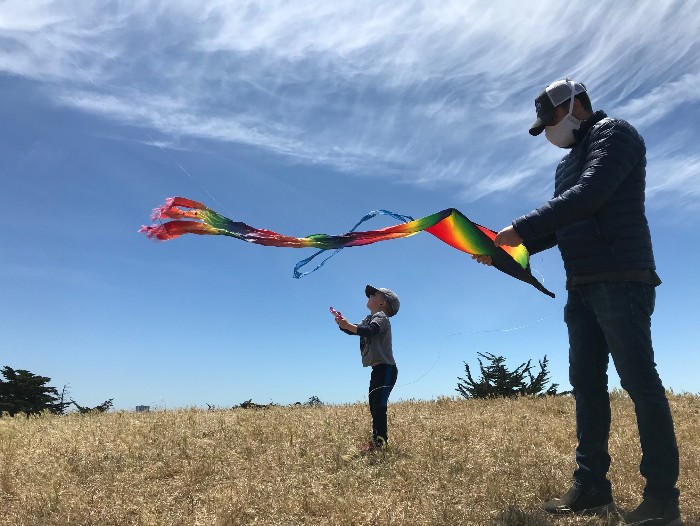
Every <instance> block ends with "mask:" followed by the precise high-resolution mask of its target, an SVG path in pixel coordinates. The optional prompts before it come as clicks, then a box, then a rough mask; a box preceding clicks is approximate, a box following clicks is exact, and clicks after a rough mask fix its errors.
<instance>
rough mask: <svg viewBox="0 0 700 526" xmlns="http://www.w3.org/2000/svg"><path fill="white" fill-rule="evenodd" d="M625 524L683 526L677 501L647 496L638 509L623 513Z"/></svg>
mask: <svg viewBox="0 0 700 526" xmlns="http://www.w3.org/2000/svg"><path fill="white" fill-rule="evenodd" d="M622 518H623V519H624V520H625V524H630V525H634V524H638V525H640V526H681V525H682V524H683V522H682V521H681V512H680V510H679V509H678V503H677V502H671V503H667V502H662V501H660V500H656V499H652V498H649V497H647V498H645V499H644V500H643V501H642V503H641V504H640V505H639V506H637V509H636V510H634V511H630V512H628V513H623V514H622Z"/></svg>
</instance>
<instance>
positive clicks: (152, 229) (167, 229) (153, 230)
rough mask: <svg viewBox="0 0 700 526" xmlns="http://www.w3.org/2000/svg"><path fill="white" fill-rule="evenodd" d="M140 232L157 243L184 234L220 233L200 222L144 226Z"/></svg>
mask: <svg viewBox="0 0 700 526" xmlns="http://www.w3.org/2000/svg"><path fill="white" fill-rule="evenodd" d="M139 232H141V233H142V234H146V237H147V238H149V239H154V240H156V241H168V240H169V239H175V238H176V237H180V236H181V235H183V234H200V235H216V234H219V233H220V232H219V230H218V229H217V228H214V227H212V226H209V225H207V224H206V223H200V222H198V221H168V222H167V223H163V224H162V225H151V226H146V225H144V226H142V227H141V228H140V229H139Z"/></svg>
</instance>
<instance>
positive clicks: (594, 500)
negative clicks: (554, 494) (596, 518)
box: [542, 486, 615, 515]
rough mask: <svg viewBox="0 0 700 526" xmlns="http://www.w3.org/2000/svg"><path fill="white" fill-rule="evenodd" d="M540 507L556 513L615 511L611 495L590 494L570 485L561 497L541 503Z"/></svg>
mask: <svg viewBox="0 0 700 526" xmlns="http://www.w3.org/2000/svg"><path fill="white" fill-rule="evenodd" d="M542 509H543V510H544V511H546V512H547V513H554V514H556V515H565V514H569V513H575V514H577V515H606V514H608V513H612V512H614V511H615V503H614V502H613V498H612V496H611V495H592V494H590V493H584V492H582V491H581V490H580V489H579V488H577V487H575V486H572V487H571V489H570V490H569V491H567V492H566V495H564V496H563V497H562V498H560V499H552V500H550V501H548V502H545V503H544V504H542Z"/></svg>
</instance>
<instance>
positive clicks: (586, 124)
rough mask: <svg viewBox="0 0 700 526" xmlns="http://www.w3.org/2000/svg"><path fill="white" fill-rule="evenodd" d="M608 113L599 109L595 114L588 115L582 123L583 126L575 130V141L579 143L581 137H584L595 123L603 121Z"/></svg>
mask: <svg viewBox="0 0 700 526" xmlns="http://www.w3.org/2000/svg"><path fill="white" fill-rule="evenodd" d="M605 117H607V115H606V114H605V112H604V111H603V110H598V111H596V112H595V113H594V114H593V115H591V116H590V117H588V118H587V119H586V120H585V121H583V122H582V123H581V126H579V128H578V130H574V139H575V143H578V142H579V141H580V140H581V139H583V138H584V137H585V136H586V134H587V133H588V132H589V131H590V130H591V128H592V127H593V125H594V124H595V123H596V122H599V121H602V120H603V119H604V118H605Z"/></svg>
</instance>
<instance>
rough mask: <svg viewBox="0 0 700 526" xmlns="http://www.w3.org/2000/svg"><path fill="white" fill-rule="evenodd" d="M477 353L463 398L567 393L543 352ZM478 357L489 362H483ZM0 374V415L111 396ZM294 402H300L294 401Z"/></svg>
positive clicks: (61, 408) (7, 370) (461, 381)
mask: <svg viewBox="0 0 700 526" xmlns="http://www.w3.org/2000/svg"><path fill="white" fill-rule="evenodd" d="M477 354H478V356H479V358H478V362H479V372H480V376H479V377H478V378H477V379H474V377H473V375H472V372H471V369H470V367H469V365H468V364H467V363H466V362H464V368H465V373H466V374H465V376H466V378H461V377H458V378H457V380H458V382H457V388H456V389H455V391H457V392H458V393H459V394H460V395H461V396H462V397H464V398H500V397H506V398H513V397H517V396H545V395H558V394H567V393H568V391H567V392H564V393H559V392H557V388H558V387H559V385H558V384H554V383H550V374H549V371H548V370H547V366H548V364H549V362H548V360H547V356H546V355H545V356H544V358H543V359H542V360H539V361H538V364H539V371H538V372H536V373H533V365H532V360H528V361H527V362H525V363H523V364H520V365H519V366H518V367H516V368H515V369H513V370H509V369H508V368H507V367H506V365H505V358H504V357H503V356H496V355H494V354H491V353H477ZM482 359H483V360H487V361H488V362H490V363H488V364H486V365H484V362H483V361H482ZM0 375H2V378H4V380H3V379H2V378H0V417H1V416H2V415H3V414H5V413H7V414H8V415H10V416H14V415H16V414H20V413H22V414H25V415H27V416H29V415H34V414H38V413H42V412H44V411H48V412H50V413H54V414H65V413H66V412H67V411H68V409H69V408H70V406H75V408H76V409H77V410H78V411H79V412H80V413H90V412H93V411H95V412H105V411H109V409H111V408H112V400H113V398H110V399H109V400H105V401H104V402H102V403H101V404H99V405H97V406H95V407H88V406H82V405H80V404H78V403H77V402H76V401H75V400H73V399H69V398H68V392H67V388H66V387H65V386H64V387H63V389H62V391H61V392H60V393H59V392H58V390H57V389H56V388H55V387H51V386H49V385H48V383H49V382H50V381H51V378H48V377H46V376H39V375H36V374H34V373H31V372H29V371H27V370H24V369H13V368H12V367H9V366H5V367H3V369H2V371H1V372H0ZM548 384H549V385H548ZM207 405H208V406H209V408H210V409H213V408H214V406H210V405H209V404H207ZM270 405H273V404H267V405H265V406H261V405H259V404H255V403H253V402H252V400H247V401H245V402H243V403H241V404H240V405H239V406H236V407H240V408H243V409H248V408H264V407H269V406H270ZM294 405H302V404H301V403H300V402H297V403H296V404H294ZM303 405H309V406H319V405H323V402H321V400H320V399H319V398H318V397H317V396H312V397H311V398H309V400H308V401H307V402H306V403H305V404H303Z"/></svg>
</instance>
